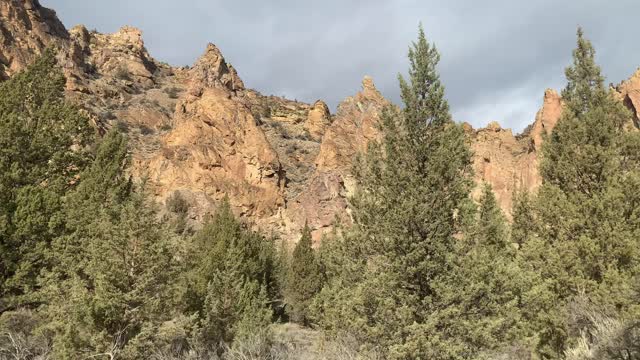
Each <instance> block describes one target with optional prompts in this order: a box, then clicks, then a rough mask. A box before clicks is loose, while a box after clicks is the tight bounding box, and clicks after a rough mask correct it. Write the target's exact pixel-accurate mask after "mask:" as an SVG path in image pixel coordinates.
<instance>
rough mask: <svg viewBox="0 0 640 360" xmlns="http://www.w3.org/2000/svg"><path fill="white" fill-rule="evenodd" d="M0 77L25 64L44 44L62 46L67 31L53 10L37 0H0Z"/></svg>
mask: <svg viewBox="0 0 640 360" xmlns="http://www.w3.org/2000/svg"><path fill="white" fill-rule="evenodd" d="M0 19H2V21H0V44H2V45H1V46H0V79H6V78H8V77H10V76H11V75H13V74H15V73H16V72H18V71H20V70H22V69H23V68H24V67H25V66H27V65H29V64H30V63H31V62H32V61H33V60H34V59H35V58H36V57H37V56H38V55H40V54H41V53H42V51H43V50H44V49H46V48H47V47H48V46H52V45H54V46H62V45H63V44H64V43H65V42H66V41H67V39H68V37H69V34H68V33H67V30H66V29H65V28H64V26H63V25H62V23H61V22H60V20H58V18H57V17H56V14H55V12H54V11H53V10H50V9H47V8H44V7H42V6H40V3H39V2H38V1H37V0H2V1H0Z"/></svg>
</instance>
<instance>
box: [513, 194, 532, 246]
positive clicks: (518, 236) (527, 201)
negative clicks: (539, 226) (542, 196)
mask: <svg viewBox="0 0 640 360" xmlns="http://www.w3.org/2000/svg"><path fill="white" fill-rule="evenodd" d="M512 198H513V207H512V210H511V214H512V216H513V222H512V224H511V242H512V243H514V244H517V246H518V248H522V246H523V244H525V243H526V242H528V241H529V240H530V239H531V237H532V236H533V235H534V234H535V231H536V219H535V217H534V209H533V203H532V201H531V196H530V195H529V193H528V192H527V191H526V190H518V191H515V192H514V193H513V195H512Z"/></svg>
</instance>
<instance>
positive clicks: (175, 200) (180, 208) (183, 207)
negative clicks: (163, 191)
mask: <svg viewBox="0 0 640 360" xmlns="http://www.w3.org/2000/svg"><path fill="white" fill-rule="evenodd" d="M165 206H166V207H167V210H169V211H170V212H172V213H174V214H186V213H187V212H189V207H190V205H189V202H188V201H187V200H186V199H185V198H184V197H183V196H182V195H181V194H180V192H178V191H174V192H173V193H172V194H171V195H170V196H169V197H168V198H167V201H166V203H165Z"/></svg>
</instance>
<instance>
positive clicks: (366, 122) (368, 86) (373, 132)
mask: <svg viewBox="0 0 640 360" xmlns="http://www.w3.org/2000/svg"><path fill="white" fill-rule="evenodd" d="M388 105H390V102H389V101H388V100H386V99H385V98H384V97H383V96H382V94H380V92H379V91H378V90H377V89H376V87H375V86H374V84H373V80H372V79H371V78H370V77H365V78H364V80H363V81H362V91H360V92H359V93H357V94H356V95H355V96H353V97H348V98H346V99H345V100H344V101H342V103H340V105H338V112H337V114H336V118H335V120H334V122H333V124H332V125H331V127H330V128H329V129H328V130H327V132H326V134H325V135H324V138H323V139H322V145H321V146H320V154H319V155H318V159H317V160H316V165H317V167H318V169H319V170H333V169H343V168H348V167H350V166H351V163H352V159H353V157H354V156H355V154H356V153H357V152H358V151H364V150H366V148H367V144H368V143H369V141H371V140H374V139H377V138H378V129H377V123H378V120H379V119H380V116H381V115H382V110H383V109H384V108H385V106H388Z"/></svg>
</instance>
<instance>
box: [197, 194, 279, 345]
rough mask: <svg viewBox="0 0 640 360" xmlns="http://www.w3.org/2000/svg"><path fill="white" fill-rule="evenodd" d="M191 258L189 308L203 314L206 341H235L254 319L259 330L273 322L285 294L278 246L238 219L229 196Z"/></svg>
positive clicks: (204, 230)
mask: <svg viewBox="0 0 640 360" xmlns="http://www.w3.org/2000/svg"><path fill="white" fill-rule="evenodd" d="M188 258H189V260H188V262H187V264H186V265H187V268H188V269H189V270H188V272H187V274H186V281H187V284H186V285H185V286H187V287H188V291H187V292H186V298H185V301H186V304H187V307H186V309H185V310H186V311H187V312H194V313H196V314H198V318H199V322H200V325H201V326H202V328H203V331H204V332H203V334H202V336H203V341H205V342H207V343H209V344H213V345H216V344H217V343H218V342H227V343H228V342H232V341H233V340H234V338H235V336H236V335H237V334H238V333H239V332H240V333H244V334H245V335H246V330H247V329H250V328H251V326H250V324H251V321H254V320H255V321H256V323H255V324H254V325H256V331H258V330H259V328H260V327H262V328H264V326H262V325H266V324H268V322H266V321H265V319H267V318H269V320H270V317H271V314H272V309H271V307H270V306H271V305H273V303H274V299H276V298H277V297H278V295H279V294H277V292H278V290H279V289H278V287H277V284H276V279H275V277H276V268H275V249H274V246H273V243H272V242H271V241H269V240H268V239H265V238H264V237H262V236H261V235H260V234H258V233H257V232H254V231H251V230H249V229H246V228H245V227H244V225H243V224H242V223H241V222H240V221H239V220H238V219H236V217H235V216H234V214H233V212H232V211H231V206H230V204H229V201H228V199H225V200H224V201H223V202H222V203H221V205H220V206H219V208H218V209H217V211H216V213H215V214H214V216H213V218H212V219H210V220H209V221H208V222H207V223H206V224H205V226H204V227H203V228H202V229H201V230H200V231H199V232H198V233H196V234H195V236H194V238H193V240H192V245H191V249H190V251H189V253H188ZM266 314H268V316H267V315H266ZM252 319H253V320H252ZM258 324H261V326H257V325H258ZM241 329H244V330H241Z"/></svg>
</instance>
